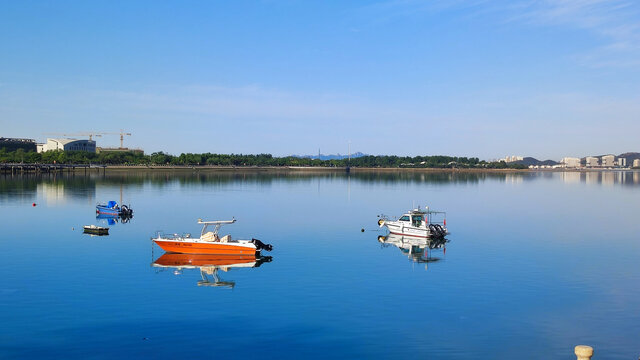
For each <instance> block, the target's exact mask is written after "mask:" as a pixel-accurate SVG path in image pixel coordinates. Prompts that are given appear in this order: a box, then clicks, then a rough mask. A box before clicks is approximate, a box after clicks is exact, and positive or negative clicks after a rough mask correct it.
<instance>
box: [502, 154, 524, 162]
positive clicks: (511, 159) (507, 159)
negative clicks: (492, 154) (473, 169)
mask: <svg viewBox="0 0 640 360" xmlns="http://www.w3.org/2000/svg"><path fill="white" fill-rule="evenodd" d="M521 160H524V158H523V157H522V156H516V155H512V156H505V157H504V158H502V159H500V160H498V161H504V162H507V163H511V162H516V161H521Z"/></svg>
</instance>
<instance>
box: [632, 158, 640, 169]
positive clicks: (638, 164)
mask: <svg viewBox="0 0 640 360" xmlns="http://www.w3.org/2000/svg"><path fill="white" fill-rule="evenodd" d="M633 167H640V159H635V160H633Z"/></svg>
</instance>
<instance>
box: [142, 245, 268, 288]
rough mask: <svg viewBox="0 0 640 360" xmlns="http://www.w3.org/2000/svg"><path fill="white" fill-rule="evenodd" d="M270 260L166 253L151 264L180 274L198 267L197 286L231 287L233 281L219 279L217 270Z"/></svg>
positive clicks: (251, 265) (242, 255) (250, 256)
mask: <svg viewBox="0 0 640 360" xmlns="http://www.w3.org/2000/svg"><path fill="white" fill-rule="evenodd" d="M270 261H271V256H256V255H254V254H251V255H247V254H238V255H214V254H177V253H166V254H164V255H162V256H160V257H159V258H158V259H156V260H155V261H154V262H153V263H152V264H151V265H152V266H153V267H155V268H160V269H174V271H173V273H174V274H175V275H180V274H182V271H183V270H184V269H200V275H201V277H202V280H201V281H198V286H220V287H227V288H233V287H234V286H235V282H234V281H223V280H221V279H220V278H219V276H218V270H222V271H225V272H227V271H229V270H231V269H233V268H254V267H259V266H260V265H262V263H265V262H270ZM209 276H211V278H212V280H213V281H212V280H210V279H209Z"/></svg>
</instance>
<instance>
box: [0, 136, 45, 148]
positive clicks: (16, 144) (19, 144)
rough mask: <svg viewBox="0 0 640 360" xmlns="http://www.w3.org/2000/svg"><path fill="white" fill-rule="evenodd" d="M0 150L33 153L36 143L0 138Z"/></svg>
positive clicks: (28, 140)
mask: <svg viewBox="0 0 640 360" xmlns="http://www.w3.org/2000/svg"><path fill="white" fill-rule="evenodd" d="M0 149H5V150H6V151H16V150H18V149H22V150H24V151H35V150H36V141H35V140H33V139H19V138H3V137H0Z"/></svg>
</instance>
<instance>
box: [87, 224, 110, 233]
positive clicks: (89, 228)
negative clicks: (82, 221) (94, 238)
mask: <svg viewBox="0 0 640 360" xmlns="http://www.w3.org/2000/svg"><path fill="white" fill-rule="evenodd" d="M83 229H84V233H85V234H91V235H109V228H108V227H102V226H95V225H85V226H84V227H83Z"/></svg>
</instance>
